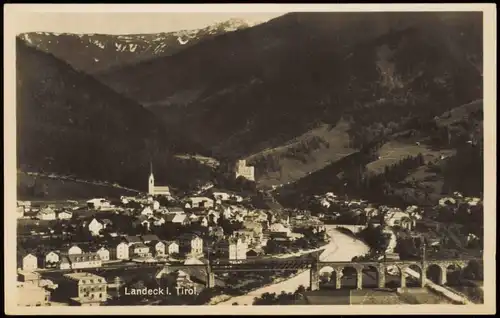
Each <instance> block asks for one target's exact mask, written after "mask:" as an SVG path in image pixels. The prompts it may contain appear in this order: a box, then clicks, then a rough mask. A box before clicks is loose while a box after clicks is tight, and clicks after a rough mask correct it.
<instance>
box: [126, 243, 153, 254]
mask: <svg viewBox="0 0 500 318" xmlns="http://www.w3.org/2000/svg"><path fill="white" fill-rule="evenodd" d="M130 254H132V255H133V256H138V257H146V256H149V246H147V245H146V244H144V243H137V244H134V245H132V246H131V247H130Z"/></svg>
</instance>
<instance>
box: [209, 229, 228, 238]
mask: <svg viewBox="0 0 500 318" xmlns="http://www.w3.org/2000/svg"><path fill="white" fill-rule="evenodd" d="M208 233H209V235H210V236H212V237H215V238H216V239H220V238H222V237H224V229H223V228H222V227H221V226H210V227H209V228H208Z"/></svg>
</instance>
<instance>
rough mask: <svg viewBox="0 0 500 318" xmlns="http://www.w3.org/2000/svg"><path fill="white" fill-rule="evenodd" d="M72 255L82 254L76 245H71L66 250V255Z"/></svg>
mask: <svg viewBox="0 0 500 318" xmlns="http://www.w3.org/2000/svg"><path fill="white" fill-rule="evenodd" d="M73 254H83V251H82V249H81V248H79V247H78V246H77V245H73V246H71V247H70V248H69V249H68V255H73Z"/></svg>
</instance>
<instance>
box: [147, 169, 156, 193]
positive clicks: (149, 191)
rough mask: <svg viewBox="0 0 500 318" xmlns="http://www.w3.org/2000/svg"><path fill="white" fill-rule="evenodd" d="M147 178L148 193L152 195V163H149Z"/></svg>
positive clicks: (153, 190)
mask: <svg viewBox="0 0 500 318" xmlns="http://www.w3.org/2000/svg"><path fill="white" fill-rule="evenodd" d="M149 171H150V172H149V180H148V194H150V195H154V194H155V193H154V192H155V177H154V175H153V164H152V163H151V162H150V163H149Z"/></svg>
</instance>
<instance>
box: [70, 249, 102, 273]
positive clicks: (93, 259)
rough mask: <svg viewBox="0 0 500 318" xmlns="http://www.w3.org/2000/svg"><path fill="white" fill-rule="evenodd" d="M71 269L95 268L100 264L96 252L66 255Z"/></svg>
mask: <svg viewBox="0 0 500 318" xmlns="http://www.w3.org/2000/svg"><path fill="white" fill-rule="evenodd" d="M67 258H68V260H69V263H70V266H71V269H82V268H96V267H101V266H102V261H101V258H100V257H99V255H98V254H97V253H82V254H71V255H68V256H67Z"/></svg>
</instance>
